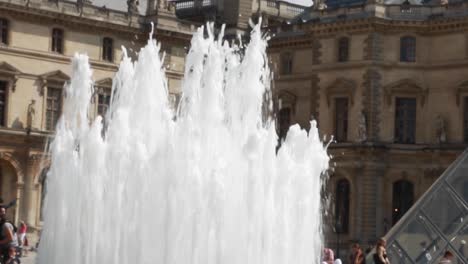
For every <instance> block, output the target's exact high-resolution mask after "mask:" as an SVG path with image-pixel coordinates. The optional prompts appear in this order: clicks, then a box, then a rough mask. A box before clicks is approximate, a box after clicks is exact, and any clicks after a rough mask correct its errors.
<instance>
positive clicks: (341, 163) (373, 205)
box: [269, 0, 468, 259]
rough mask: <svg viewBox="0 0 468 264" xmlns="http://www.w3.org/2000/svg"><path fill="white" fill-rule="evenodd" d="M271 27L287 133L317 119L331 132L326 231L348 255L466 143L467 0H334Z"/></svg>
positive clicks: (466, 184)
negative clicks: (414, 1) (415, 1)
mask: <svg viewBox="0 0 468 264" xmlns="http://www.w3.org/2000/svg"><path fill="white" fill-rule="evenodd" d="M271 31H272V34H274V36H275V37H274V38H273V40H272V41H271V42H270V48H269V53H270V56H271V65H272V68H273V70H274V73H275V83H274V85H275V97H276V99H277V100H276V101H277V104H276V105H277V110H278V112H277V113H278V114H277V119H278V125H279V134H280V136H282V137H284V135H285V133H286V131H287V128H288V127H289V125H291V124H293V123H299V124H300V125H301V126H303V127H304V128H309V120H310V119H311V118H315V119H317V120H318V125H319V130H320V132H321V134H322V135H323V136H324V137H326V138H327V140H330V136H331V135H334V141H335V143H333V144H331V145H330V148H329V150H330V153H331V155H332V156H333V159H332V160H333V161H334V171H333V172H332V173H331V176H330V179H329V184H328V186H327V193H328V194H329V202H330V207H329V214H328V218H327V220H326V225H327V229H326V232H325V237H326V244H327V246H328V247H330V248H332V249H334V250H338V251H339V257H341V258H342V259H346V256H347V255H346V250H347V249H349V247H350V244H351V243H355V242H357V243H360V244H361V245H362V246H364V247H366V246H367V245H369V244H373V243H374V242H375V241H376V239H377V238H378V237H380V236H383V235H384V234H385V233H386V232H387V231H388V230H389V229H390V228H391V227H392V225H394V224H395V223H396V222H397V221H398V220H399V219H400V218H401V217H402V215H403V214H404V213H405V212H406V211H407V210H408V209H409V208H410V207H411V205H412V204H413V203H414V202H415V201H416V200H417V199H418V198H419V197H420V196H421V195H422V194H423V193H424V192H425V191H426V190H427V189H428V188H429V186H431V184H432V183H433V182H434V181H435V180H436V179H437V178H438V176H439V175H440V174H441V173H442V172H443V171H444V170H445V169H446V168H447V167H448V166H449V164H451V162H452V161H454V160H455V158H456V157H457V156H458V155H459V154H460V153H461V152H462V151H463V150H464V149H465V148H466V147H467V143H468V2H466V1H456V2H452V1H450V0H449V1H448V2H447V1H445V2H434V1H432V2H429V3H423V4H411V3H410V2H408V1H405V2H402V1H392V3H387V2H382V1H360V0H350V1H338V0H329V1H328V2H327V1H325V2H320V3H317V5H316V6H315V7H314V8H311V9H309V10H306V11H305V12H304V13H303V14H301V15H300V16H299V17H297V18H295V19H294V20H292V21H291V23H284V24H282V25H280V26H274V27H271ZM461 184H463V186H462V187H461V188H463V190H464V192H463V193H464V195H465V197H464V199H465V200H468V177H465V180H464V181H463V182H462V183H461ZM465 217H466V216H465Z"/></svg>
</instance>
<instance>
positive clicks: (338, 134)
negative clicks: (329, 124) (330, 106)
mask: <svg viewBox="0 0 468 264" xmlns="http://www.w3.org/2000/svg"><path fill="white" fill-rule="evenodd" d="M335 139H336V141H338V142H345V141H347V139H348V98H336V99H335Z"/></svg>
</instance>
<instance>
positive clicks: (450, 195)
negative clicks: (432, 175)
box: [368, 150, 468, 264]
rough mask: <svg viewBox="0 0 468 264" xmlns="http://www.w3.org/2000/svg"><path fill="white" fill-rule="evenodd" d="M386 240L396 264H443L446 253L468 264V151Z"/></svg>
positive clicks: (456, 262) (391, 257)
mask: <svg viewBox="0 0 468 264" xmlns="http://www.w3.org/2000/svg"><path fill="white" fill-rule="evenodd" d="M386 239H387V255H388V257H389V259H390V263H392V264H393V263H412V264H413V263H427V264H430V263H439V261H440V259H441V258H442V255H443V254H444V252H445V251H446V250H449V251H450V252H452V253H453V255H454V259H453V261H452V263H453V264H462V263H463V264H468V150H465V151H464V152H463V154H461V155H460V157H459V158H458V159H457V160H456V161H455V162H454V163H453V164H452V165H451V166H450V167H449V168H448V169H447V170H446V171H445V172H444V173H443V174H442V175H441V176H440V177H439V179H438V180H437V181H436V182H435V183H434V184H433V185H432V186H431V188H429V190H428V191H427V192H426V193H425V194H424V195H423V196H422V197H421V198H420V199H419V200H418V201H417V202H416V203H415V204H414V206H413V207H412V208H411V209H410V210H409V211H408V212H407V213H406V214H405V215H404V216H403V218H402V219H401V220H400V221H399V222H398V223H397V224H396V225H395V226H394V227H393V228H392V229H391V230H390V232H389V233H388V234H387V236H386ZM370 255H371V254H370ZM368 257H369V256H368ZM368 259H369V258H368ZM369 263H373V262H369Z"/></svg>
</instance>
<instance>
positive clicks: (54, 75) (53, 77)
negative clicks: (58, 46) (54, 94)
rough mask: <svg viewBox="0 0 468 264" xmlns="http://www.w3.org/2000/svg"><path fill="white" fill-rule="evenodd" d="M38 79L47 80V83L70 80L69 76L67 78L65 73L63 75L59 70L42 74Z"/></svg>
mask: <svg viewBox="0 0 468 264" xmlns="http://www.w3.org/2000/svg"><path fill="white" fill-rule="evenodd" d="M40 77H41V79H43V80H48V81H60V82H65V81H68V80H70V76H68V75H67V74H66V73H64V72H63V71H61V70H57V71H52V72H48V73H44V74H42V75H41V76H40Z"/></svg>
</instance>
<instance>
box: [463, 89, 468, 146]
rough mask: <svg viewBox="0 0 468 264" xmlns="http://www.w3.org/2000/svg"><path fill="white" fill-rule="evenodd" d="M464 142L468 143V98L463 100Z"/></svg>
mask: <svg viewBox="0 0 468 264" xmlns="http://www.w3.org/2000/svg"><path fill="white" fill-rule="evenodd" d="M463 141H464V142H465V143H468V96H465V97H464V98H463Z"/></svg>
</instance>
